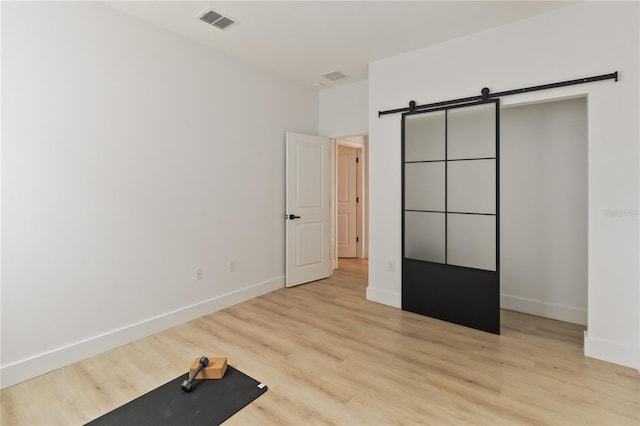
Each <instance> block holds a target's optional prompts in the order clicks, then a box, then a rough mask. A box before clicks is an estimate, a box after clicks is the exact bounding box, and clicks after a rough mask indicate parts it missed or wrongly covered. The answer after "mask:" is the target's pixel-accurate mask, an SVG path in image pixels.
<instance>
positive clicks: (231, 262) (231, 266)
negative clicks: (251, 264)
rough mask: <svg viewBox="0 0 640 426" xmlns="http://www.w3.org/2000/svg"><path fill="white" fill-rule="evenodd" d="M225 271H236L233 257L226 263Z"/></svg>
mask: <svg viewBox="0 0 640 426" xmlns="http://www.w3.org/2000/svg"><path fill="white" fill-rule="evenodd" d="M227 271H229V272H235V271H236V260H235V259H230V260H229V262H228V263H227Z"/></svg>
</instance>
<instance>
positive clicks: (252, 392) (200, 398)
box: [87, 366, 267, 426]
mask: <svg viewBox="0 0 640 426" xmlns="http://www.w3.org/2000/svg"><path fill="white" fill-rule="evenodd" d="M188 376H189V374H188V373H187V374H185V375H183V376H180V377H177V378H175V379H174V380H172V381H170V382H168V383H166V384H164V385H162V386H160V387H159V388H156V389H154V390H152V391H151V392H149V393H147V394H144V395H142V396H141V397H139V398H136V399H134V400H133V401H131V402H128V403H126V404H124V405H123V406H121V407H118V408H116V409H115V410H113V411H110V412H109V413H107V414H105V415H103V416H101V417H98V418H97V419H95V420H93V421H91V422H89V423H87V425H91V426H106V425H122V426H128V425H136V426H138V425H139V426H144V425H154V426H161V425H171V426H174V425H189V426H196V425H203V426H204V425H207V426H209V425H219V424H220V423H222V422H224V421H225V420H227V419H228V418H229V417H231V416H233V415H234V414H235V413H237V412H238V411H240V410H241V409H242V408H244V407H245V406H246V405H248V404H249V403H251V401H253V400H254V399H256V398H257V397H259V396H260V395H262V394H263V393H265V392H266V391H267V387H266V386H265V385H263V384H262V383H260V382H258V381H257V380H254V379H252V378H251V377H249V376H247V375H246V374H244V373H242V372H241V371H238V370H236V369H235V368H233V367H231V366H228V367H227V371H226V372H225V374H224V377H223V378H222V379H219V380H198V379H196V380H195V382H194V387H193V390H192V391H191V392H184V391H183V390H182V389H181V388H180V385H181V384H182V382H183V381H184V380H185V379H187V378H188Z"/></svg>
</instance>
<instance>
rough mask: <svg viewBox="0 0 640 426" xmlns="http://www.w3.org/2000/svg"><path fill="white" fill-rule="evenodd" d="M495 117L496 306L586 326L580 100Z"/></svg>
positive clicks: (583, 112)
mask: <svg viewBox="0 0 640 426" xmlns="http://www.w3.org/2000/svg"><path fill="white" fill-rule="evenodd" d="M500 114H501V157H502V161H501V170H500V178H501V186H500V191H501V195H500V197H501V198H500V199H501V218H502V220H501V224H500V225H501V232H500V240H501V241H500V244H501V248H502V250H501V277H500V281H501V295H500V305H501V307H502V308H503V309H507V310H511V311H518V312H523V313H527V314H532V315H536V316H541V317H547V318H551V319H556V320H561V321H565V322H569V323H574V324H581V325H583V326H586V325H587V284H588V283H587V280H588V277H587V271H588V262H587V250H588V240H587V227H588V214H587V212H588V204H587V194H588V186H587V184H588V162H587V121H588V119H587V98H586V97H585V96H583V97H578V98H571V99H566V98H565V99H559V100H547V101H543V102H540V103H534V104H525V105H513V106H507V107H504V106H503V108H502V109H501V113H500Z"/></svg>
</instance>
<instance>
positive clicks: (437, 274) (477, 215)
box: [402, 99, 500, 334]
mask: <svg viewBox="0 0 640 426" xmlns="http://www.w3.org/2000/svg"><path fill="white" fill-rule="evenodd" d="M499 129H500V121H499V101H498V100H497V99H491V100H487V101H482V102H476V103H473V104H464V105H456V106H451V107H446V108H441V109H432V110H429V111H413V112H407V113H405V114H403V115H402V187H403V191H402V192H403V196H402V210H403V211H402V216H403V218H402V235H403V244H402V251H403V252H402V309H404V310H407V311H411V312H416V313H419V314H423V315H427V316H430V317H434V318H438V319H441V320H445V321H449V322H453V323H456V324H461V325H465V326H468V327H472V328H476V329H479V330H484V331H488V332H491V333H496V334H500V279H499V277H500V274H499V264H500V262H499V259H500V256H499V253H500V247H499V241H500V239H499V228H500V226H499V224H500V222H499V212H500V209H499V206H500V196H499V194H500V192H499Z"/></svg>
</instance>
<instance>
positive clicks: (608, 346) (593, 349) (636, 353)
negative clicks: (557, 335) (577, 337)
mask: <svg viewBox="0 0 640 426" xmlns="http://www.w3.org/2000/svg"><path fill="white" fill-rule="evenodd" d="M584 356H588V357H591V358H596V359H601V360H603V361H607V362H613V363H614V364H620V365H624V366H625V367H631V368H635V369H636V370H640V348H634V347H632V346H625V345H621V344H619V343H616V342H611V341H609V340H604V339H598V338H594V337H589V333H588V332H586V331H585V332H584Z"/></svg>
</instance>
